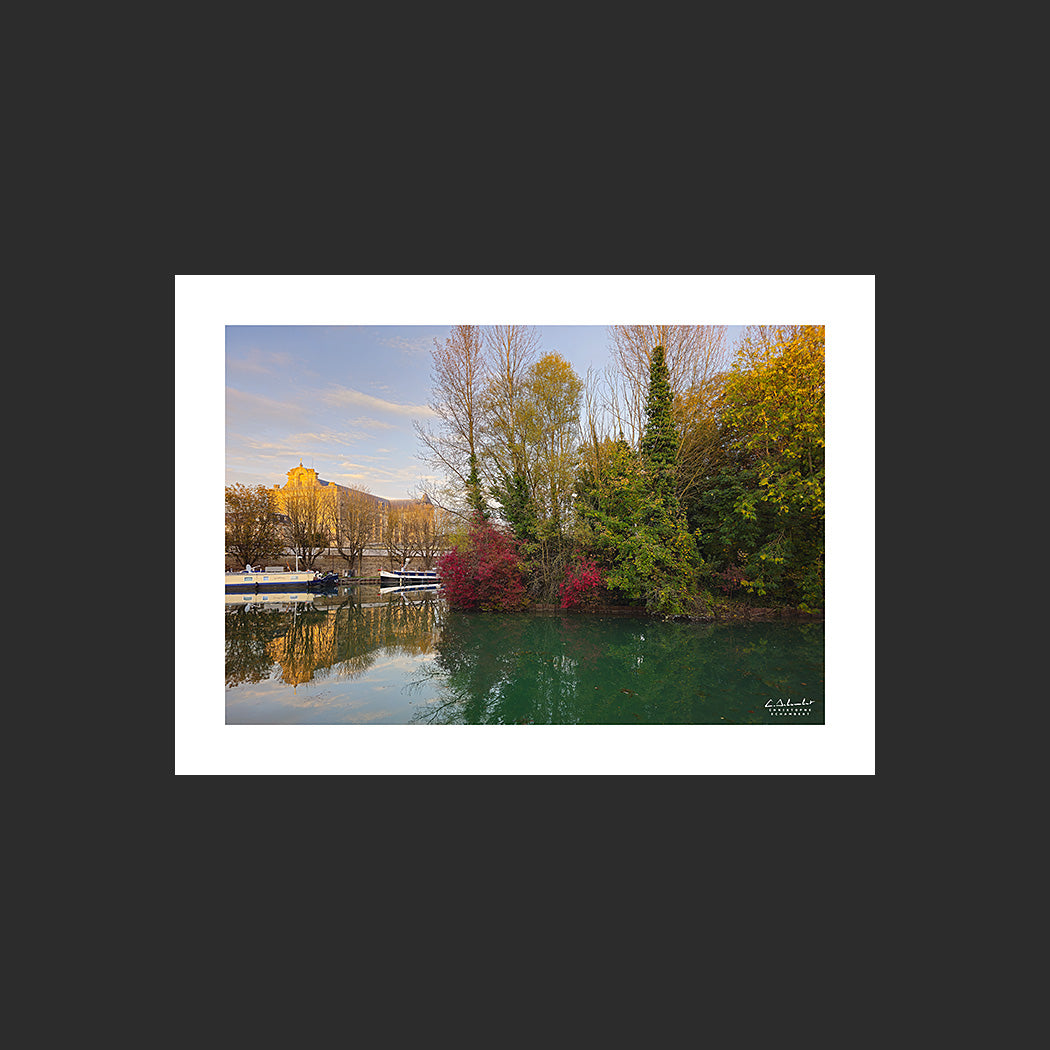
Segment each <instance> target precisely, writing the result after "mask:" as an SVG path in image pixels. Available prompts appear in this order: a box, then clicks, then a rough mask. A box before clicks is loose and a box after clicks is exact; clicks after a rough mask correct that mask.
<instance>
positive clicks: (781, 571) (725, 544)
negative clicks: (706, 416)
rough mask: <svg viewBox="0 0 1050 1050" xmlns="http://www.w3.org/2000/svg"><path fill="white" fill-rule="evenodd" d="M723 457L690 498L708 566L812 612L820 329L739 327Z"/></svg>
mask: <svg viewBox="0 0 1050 1050" xmlns="http://www.w3.org/2000/svg"><path fill="white" fill-rule="evenodd" d="M719 414H720V420H721V428H722V440H723V442H724V446H725V457H726V458H725V462H724V464H723V465H722V466H721V467H720V468H719V469H717V470H716V472H715V473H714V475H713V476H712V477H711V478H710V480H709V482H708V483H707V484H706V485H705V488H704V491H703V493H702V494H701V495H700V496H699V497H698V498H697V499H695V500H693V501H691V502H692V506H691V508H690V513H691V515H692V517H693V520H694V522H696V521H701V520H706V521H708V522H710V523H711V526H712V528H711V533H710V534H709V535H707V534H705V535H706V540H705V551H706V552H707V553H708V556H709V557H710V558H711V561H712V568H717V569H719V570H721V571H723V572H732V573H736V574H738V575H739V579H740V584H741V586H742V587H743V588H744V589H745V590H746V591H748V592H749V593H751V594H753V595H756V596H759V597H764V598H766V599H767V600H768V599H770V598H772V599H775V600H777V601H782V602H794V603H798V604H799V606H800V607H801V608H805V609H813V608H818V607H820V606H822V605H823V587H824V329H823V327H822V326H806V325H798V326H786V325H784V326H770V327H754V328H749V329H747V330H746V331H745V335H744V338H743V340H742V342H741V344H740V347H739V350H738V354H737V360H736V362H735V364H734V368H733V371H732V372H731V373H730V375H729V376H728V377H727V379H726V383H725V389H724V391H723V394H722V398H721V404H720V410H719Z"/></svg>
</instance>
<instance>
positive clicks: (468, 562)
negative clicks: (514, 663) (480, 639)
mask: <svg viewBox="0 0 1050 1050" xmlns="http://www.w3.org/2000/svg"><path fill="white" fill-rule="evenodd" d="M437 564H438V571H439V572H440V573H441V589H442V590H443V591H444V593H445V597H446V598H447V599H448V603H449V605H451V606H452V608H454V609H481V610H483V611H485V612H497V611H498V612H509V611H512V610H515V609H520V608H522V607H523V606H524V605H525V600H526V595H525V584H524V583H523V582H522V579H521V563H520V561H519V560H518V549H517V544H516V543H515V541H514V537H513V536H511V535H510V534H509V533H507V532H504V531H502V530H500V529H497V528H495V527H494V526H492V525H490V524H489V523H488V522H487V521H484V520H483V519H482V518H481V517H475V518H474V520H473V521H472V523H471V526H470V533H469V537H468V540H467V544H466V546H465V548H464V549H463V550H460V549H459V548H458V547H453V548H452V550H450V551H448V552H447V553H446V554H443V555H442V556H441V557H440V558H439V559H438V563H437Z"/></svg>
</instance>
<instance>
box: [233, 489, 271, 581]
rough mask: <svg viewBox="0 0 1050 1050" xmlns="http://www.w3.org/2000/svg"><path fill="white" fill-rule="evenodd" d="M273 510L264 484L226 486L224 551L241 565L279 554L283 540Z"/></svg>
mask: <svg viewBox="0 0 1050 1050" xmlns="http://www.w3.org/2000/svg"><path fill="white" fill-rule="evenodd" d="M276 510H277V508H276V506H275V503H274V497H273V490H272V489H268V488H267V487H266V486H265V485H255V486H254V487H253V486H248V485H240V484H236V485H227V486H226V553H227V554H228V555H229V556H230V557H232V558H235V559H236V560H237V561H239V562H240V563H241V564H242V565H253V564H254V565H258V564H260V563H262V562H265V561H268V560H270V559H271V558H277V557H279V556H280V553H281V549H282V547H283V546H284V543H283V538H282V536H281V530H280V528H279V526H278V524H277V515H276Z"/></svg>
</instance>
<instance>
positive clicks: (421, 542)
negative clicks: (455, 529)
mask: <svg viewBox="0 0 1050 1050" xmlns="http://www.w3.org/2000/svg"><path fill="white" fill-rule="evenodd" d="M450 525H451V522H450V521H449V514H448V511H446V510H445V508H444V507H438V506H436V505H435V504H433V503H431V502H430V501H429V500H426V501H423V500H421V501H420V502H418V503H416V504H414V505H413V507H412V508H411V523H410V526H409V527H410V529H411V532H412V536H413V540H414V545H415V553H416V554H418V555H419V557H420V558H422V559H423V567H424V568H426V569H430V568H432V567H433V565H434V562H435V561H436V559H437V558H438V556H439V555H440V554H442V553H443V552H444V551H446V550H447V549H448V546H449V542H450V540H449V535H450Z"/></svg>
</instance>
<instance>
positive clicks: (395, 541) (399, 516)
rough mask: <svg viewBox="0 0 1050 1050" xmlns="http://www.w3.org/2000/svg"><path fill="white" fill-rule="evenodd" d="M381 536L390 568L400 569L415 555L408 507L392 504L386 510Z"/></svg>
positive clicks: (410, 511)
mask: <svg viewBox="0 0 1050 1050" xmlns="http://www.w3.org/2000/svg"><path fill="white" fill-rule="evenodd" d="M381 536H382V544H383V547H384V548H385V549H386V553H387V557H388V558H389V559H390V568H392V569H400V568H401V566H402V565H404V564H405V562H406V561H408V559H409V558H411V557H412V556H413V555H414V554H415V553H416V540H415V535H414V534H413V529H412V509H411V506H410V505H407V504H403V503H393V504H391V505H390V506H389V507H388V508H387V512H386V517H385V519H384V521H383V528H382V533H381Z"/></svg>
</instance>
